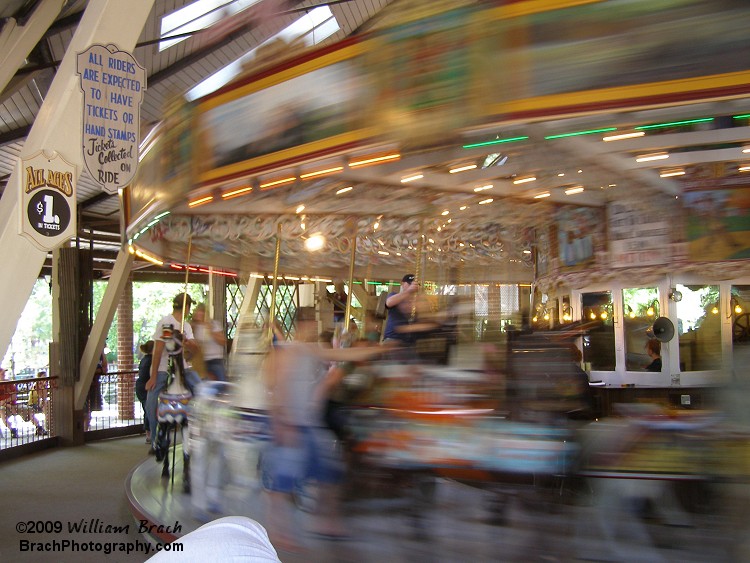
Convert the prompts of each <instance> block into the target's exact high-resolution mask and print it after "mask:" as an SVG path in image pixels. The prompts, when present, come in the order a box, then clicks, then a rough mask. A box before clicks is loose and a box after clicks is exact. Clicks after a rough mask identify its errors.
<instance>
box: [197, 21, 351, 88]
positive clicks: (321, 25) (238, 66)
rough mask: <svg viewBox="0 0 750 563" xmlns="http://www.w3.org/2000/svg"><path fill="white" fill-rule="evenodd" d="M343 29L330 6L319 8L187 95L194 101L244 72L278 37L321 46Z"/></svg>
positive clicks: (307, 44) (306, 45) (298, 43)
mask: <svg viewBox="0 0 750 563" xmlns="http://www.w3.org/2000/svg"><path fill="white" fill-rule="evenodd" d="M339 29H340V28H339V24H338V22H337V21H336V18H335V17H334V15H333V13H332V12H331V9H330V8H329V7H328V6H321V7H320V8H315V9H314V10H311V11H310V12H309V13H307V14H305V15H304V16H302V17H301V18H299V19H298V20H296V21H295V22H293V23H292V24H290V25H288V26H287V27H285V28H284V29H282V30H281V31H279V32H278V33H277V34H276V35H274V36H272V37H269V38H268V39H266V40H265V41H264V42H263V43H261V44H260V45H258V46H257V47H255V48H254V49H251V50H250V51H248V52H247V53H245V54H244V55H242V57H240V58H239V59H237V60H236V61H234V62H232V63H229V64H228V65H227V66H225V67H224V68H222V69H221V70H219V71H217V72H215V73H214V74H212V75H211V76H209V77H208V78H206V79H205V80H204V81H203V82H200V83H198V84H197V85H196V86H195V87H194V88H193V89H192V90H190V91H188V93H187V94H186V95H185V97H186V98H187V99H188V100H189V101H193V100H196V99H198V98H200V97H201V96H205V95H207V94H210V93H211V92H213V91H215V90H218V89H219V88H221V87H222V86H224V85H225V84H227V83H229V82H230V81H231V80H232V79H233V78H234V77H235V76H237V75H238V74H240V72H242V68H243V66H244V65H245V64H247V63H249V62H250V61H252V59H253V58H254V57H255V53H256V52H257V51H258V49H260V48H261V47H263V46H264V45H266V44H268V43H271V42H273V41H275V40H277V39H283V40H284V41H286V43H287V44H289V45H295V46H299V45H300V43H301V46H302V47H308V46H310V45H317V44H318V43H321V42H322V41H324V40H326V39H328V37H330V36H331V35H333V34H334V33H336V32H337V31H338V30H339Z"/></svg>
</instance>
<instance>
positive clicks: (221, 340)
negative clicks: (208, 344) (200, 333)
mask: <svg viewBox="0 0 750 563" xmlns="http://www.w3.org/2000/svg"><path fill="white" fill-rule="evenodd" d="M209 329H210V330H211V338H213V339H214V342H216V343H217V344H219V345H220V346H224V345H226V343H227V337H226V336H224V333H223V332H222V331H221V329H220V328H219V325H218V324H217V323H210V325H209Z"/></svg>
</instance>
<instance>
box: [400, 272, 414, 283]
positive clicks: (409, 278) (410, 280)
mask: <svg viewBox="0 0 750 563" xmlns="http://www.w3.org/2000/svg"><path fill="white" fill-rule="evenodd" d="M401 283H414V274H406V275H405V276H404V277H403V278H401Z"/></svg>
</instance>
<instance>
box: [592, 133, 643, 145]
mask: <svg viewBox="0 0 750 563" xmlns="http://www.w3.org/2000/svg"><path fill="white" fill-rule="evenodd" d="M645 134H646V132H645V131H631V132H629V133H615V134H613V135H607V136H606V137H602V141H604V142H605V143H606V142H609V141H622V140H623V139H635V138H636V137H643V136H644V135H645Z"/></svg>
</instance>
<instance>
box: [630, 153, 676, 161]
mask: <svg viewBox="0 0 750 563" xmlns="http://www.w3.org/2000/svg"><path fill="white" fill-rule="evenodd" d="M665 158H669V153H666V152H657V153H653V154H643V155H640V156H637V157H636V159H635V161H636V162H650V161H652V160H664V159H665Z"/></svg>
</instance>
